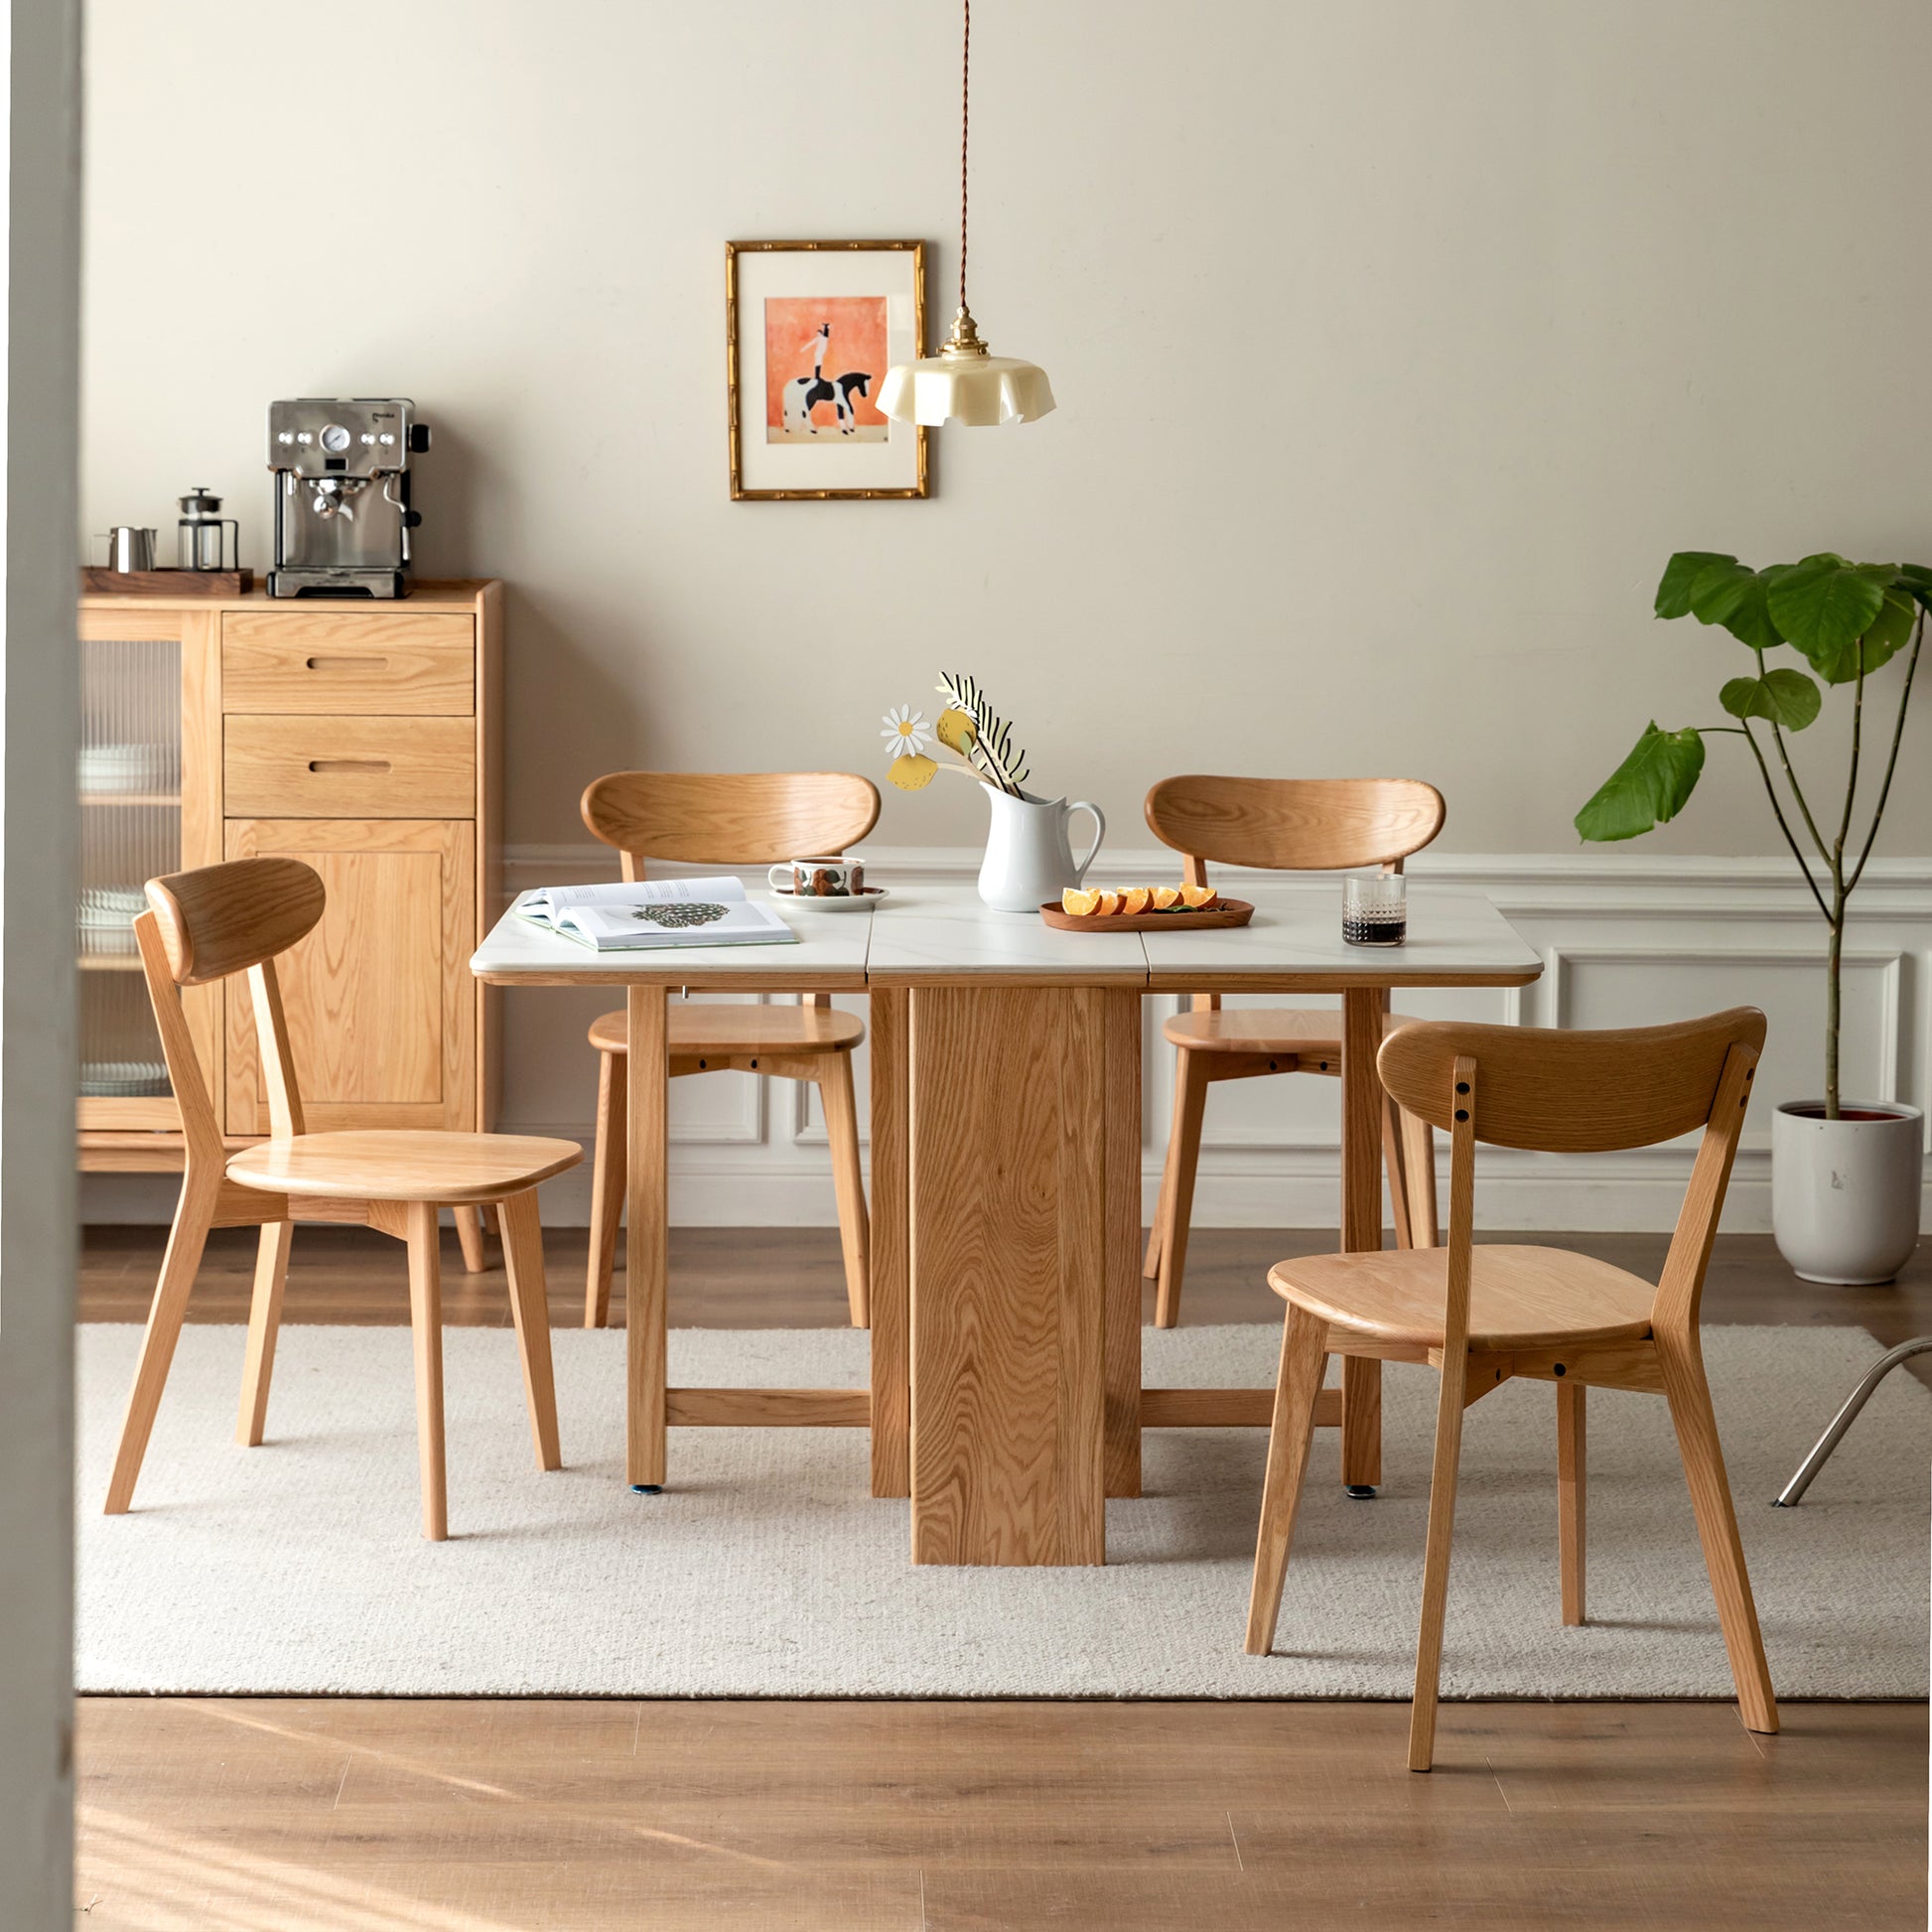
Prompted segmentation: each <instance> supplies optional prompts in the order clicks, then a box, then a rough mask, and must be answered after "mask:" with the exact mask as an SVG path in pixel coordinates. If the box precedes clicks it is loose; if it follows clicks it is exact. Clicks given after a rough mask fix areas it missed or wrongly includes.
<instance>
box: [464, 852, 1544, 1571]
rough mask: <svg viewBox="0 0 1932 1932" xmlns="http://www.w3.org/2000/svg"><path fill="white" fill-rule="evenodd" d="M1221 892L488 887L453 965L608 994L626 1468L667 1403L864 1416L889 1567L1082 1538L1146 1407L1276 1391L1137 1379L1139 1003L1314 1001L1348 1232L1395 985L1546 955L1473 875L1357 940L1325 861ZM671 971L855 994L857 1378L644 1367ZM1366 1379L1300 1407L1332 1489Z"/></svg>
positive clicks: (1257, 1405) (667, 1424) (1489, 973)
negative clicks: (555, 928)
mask: <svg viewBox="0 0 1932 1932" xmlns="http://www.w3.org/2000/svg"><path fill="white" fill-rule="evenodd" d="M1238 891H1239V893H1240V895H1241V897H1243V898H1244V899H1246V900H1248V901H1249V902H1251V903H1252V904H1253V905H1254V908H1255V910H1254V914H1253V917H1252V919H1251V921H1250V922H1249V923H1248V924H1246V925H1241V926H1222V927H1216V928H1212V929H1193V928H1188V927H1176V928H1173V929H1168V930H1162V929H1155V930H1146V931H1109V930H1104V929H1100V928H1098V927H1096V928H1095V929H1093V930H1077V929H1076V930H1065V929H1056V928H1054V927H1051V926H1048V925H1047V924H1046V923H1045V922H1044V921H1043V920H1042V919H1041V918H1040V917H1039V916H1038V915H1037V914H1036V913H1015V912H1004V911H998V910H995V909H994V908H992V907H990V906H988V905H986V904H984V903H983V902H982V901H981V900H980V898H979V897H978V895H977V893H976V892H975V890H974V888H973V887H972V886H970V885H964V884H943V885H917V884H914V885H907V886H898V885H894V886H893V888H892V890H891V892H890V894H889V895H888V896H887V897H885V898H884V899H882V900H881V901H880V902H879V903H878V904H877V905H875V906H874V907H872V908H871V909H863V908H853V909H850V910H845V909H842V910H841V911H840V912H839V913H837V914H832V913H827V912H824V911H819V910H813V911H804V910H800V909H798V908H795V907H792V908H784V909H783V913H782V915H783V916H784V917H785V919H786V922H787V923H788V924H789V925H790V926H792V928H793V929H794V931H795V933H796V939H797V943H795V944H790V945H785V944H778V945H770V944H765V945H749V946H747V945H739V946H717V945H714V946H702V945H699V946H677V947H665V948H652V949H649V950H640V951H629V952H602V953H600V952H595V951H592V950H590V949H589V948H587V947H584V946H582V945H579V944H578V943H576V942H575V941H572V940H568V939H563V938H560V937H558V936H557V935H556V934H555V933H553V932H548V931H545V930H544V929H542V928H541V927H539V926H537V925H534V924H532V923H531V922H530V921H529V920H527V919H525V918H522V917H520V916H518V914H517V909H516V905H514V904H513V905H512V906H511V907H510V908H509V910H507V911H506V912H505V913H504V915H503V916H502V917H501V918H500V919H499V920H498V921H497V923H496V925H495V926H494V927H493V928H492V929H491V930H490V932H489V934H488V936H487V937H486V938H485V939H484V940H483V944H482V946H480V947H479V948H478V950H477V952H476V954H475V955H474V957H473V958H472V960H471V962H470V964H471V970H472V971H473V972H474V973H475V974H476V976H477V977H478V979H480V980H482V981H483V982H485V983H486V984H489V985H495V986H557V987H584V986H610V987H621V988H622V989H623V990H624V997H625V1011H626V1019H627V1026H628V1034H629V1068H630V1073H629V1079H628V1082H627V1088H626V1109H627V1113H626V1121H627V1130H628V1131H627V1135H626V1140H625V1163H626V1173H625V1185H626V1207H627V1213H628V1229H627V1235H626V1245H625V1268H626V1287H625V1308H626V1315H625V1328H626V1344H625V1362H626V1373H625V1385H626V1427H625V1475H626V1478H627V1480H628V1481H629V1483H630V1485H631V1487H632V1488H633V1489H636V1490H638V1491H640V1492H643V1493H651V1492H654V1491H657V1490H660V1489H661V1488H662V1487H663V1486H664V1485H665V1484H666V1482H667V1481H668V1480H669V1478H670V1474H671V1470H670V1464H669V1459H668V1443H667V1437H668V1432H669V1431H670V1430H671V1429H675V1428H683V1427H773V1428H799V1427H812V1428H820V1427H822V1428H862V1429H869V1430H870V1432H871V1479H872V1490H873V1494H874V1495H875V1496H880V1497H909V1498H910V1504H911V1538H910V1542H911V1550H910V1555H911V1560H912V1562H914V1563H917V1564H989V1565H1033V1564H1052V1565H1081V1564H1099V1563H1103V1562H1104V1561H1105V1560H1106V1504H1107V1500H1108V1499H1109V1498H1110V1497H1131V1496H1137V1495H1139V1493H1140V1487H1141V1438H1142V1433H1143V1432H1144V1431H1145V1430H1148V1429H1161V1428H1213V1427H1253V1428H1266V1427H1267V1425H1268V1422H1269V1419H1270V1416H1271V1413H1272V1405H1273V1400H1274V1391H1273V1389H1272V1388H1259V1389H1222V1388H1209V1389H1198V1388H1148V1387H1145V1386H1144V1385H1143V1379H1142V1366H1141V1321H1142V1312H1141V1304H1142V1288H1141V1270H1140V1256H1141V1187H1142V1174H1141V1158H1142V1131H1141V1091H1142V1070H1141V1047H1142V1024H1141V1004H1142V1002H1143V1000H1145V999H1147V998H1148V997H1150V996H1156V995H1163V994H1170V995H1171V994H1250V993H1256V994H1291V995H1306V994H1326V995H1338V996H1339V997H1340V1003H1341V1010H1342V1063H1341V1082H1340V1084H1341V1146H1340V1156H1341V1158H1340V1190H1341V1199H1340V1214H1339V1240H1340V1246H1341V1247H1342V1248H1343V1249H1345V1250H1363V1249H1376V1248H1379V1247H1380V1246H1381V1245H1382V1108H1383V1094H1382V1089H1381V1085H1380V1082H1379V1081H1378V1079H1377V1077H1376V1071H1375V1056H1376V1052H1377V1050H1378V1048H1379V1047H1380V1044H1381V1038H1382V1029H1383V1016H1384V1014H1385V1013H1386V1012H1387V1011H1388V1008H1389V1001H1390V996H1391V993H1392V992H1393V991H1397V990H1400V989H1404V988H1424V987H1428V988H1443V987H1519V986H1524V985H1527V984H1528V983H1529V982H1531V981H1532V980H1534V979H1536V978H1537V977H1538V975H1539V974H1540V973H1541V972H1542V970H1543V960H1542V958H1541V956H1540V955H1539V954H1538V953H1537V951H1536V950H1535V949H1534V948H1533V947H1532V946H1531V945H1530V944H1529V942H1528V941H1527V940H1525V939H1524V938H1523V937H1522V935H1521V934H1519V933H1518V932H1517V931H1515V929H1514V928H1513V927H1512V926H1511V925H1510V924H1509V922H1508V921H1507V920H1506V919H1505V918H1504V917H1503V915H1502V914H1501V913H1500V912H1499V911H1498V910H1497V909H1496V908H1495V906H1494V905H1492V904H1491V903H1490V902H1489V901H1488V899H1486V898H1485V897H1482V896H1481V895H1480V894H1477V893H1471V892H1466V891H1456V890H1449V889H1437V888H1433V887H1430V886H1427V885H1422V886H1416V887H1412V888H1411V890H1410V892H1409V915H1408V931H1409V936H1408V939H1407V941H1406V943H1404V944H1402V945H1398V946H1378V947H1365V946H1354V945H1349V944H1347V943H1345V942H1344V941H1343V939H1342V936H1341V919H1340V903H1341V894H1340V890H1339V887H1338V885H1337V884H1336V883H1335V882H1333V881H1320V882H1315V883H1302V882H1297V883H1293V884H1275V883H1273V882H1271V883H1269V884H1266V885H1254V886H1251V885H1249V884H1248V883H1247V882H1246V881H1245V880H1244V881H1242V882H1241V883H1240V884H1239V886H1238ZM680 992H688V993H741V994H743V993H758V994H776V995H785V994H796V995H806V994H814V993H845V994H864V995H866V996H867V1000H868V1004H869V1008H870V1016H871V1100H872V1109H871V1116H872V1117H871V1192H872V1198H871V1234H872V1239H871V1270H872V1334H871V1373H870V1384H869V1386H868V1387H866V1388H856V1389H775V1388H762V1387H759V1388H716V1387H705V1388H672V1387H669V1386H667V1378H666V1311H667V1298H666V1289H667V1235H668V1226H669V1220H668V1194H667V1174H666V1160H665V1156H666V1150H667V1142H668V1125H667V1093H668V1081H669V1069H668V1059H669V1056H668V1051H667V1002H668V1001H669V1000H670V999H671V998H672V997H674V996H676V995H677V994H679V993H680ZM651 1067H655V1068H657V1069H659V1072H658V1075H657V1077H656V1078H646V1077H644V1069H646V1068H651ZM1380 1376H1381V1364H1380V1363H1379V1362H1377V1361H1373V1360H1350V1361H1348V1362H1346V1363H1345V1364H1344V1369H1343V1379H1342V1383H1341V1386H1340V1388H1339V1389H1336V1390H1330V1391H1327V1392H1324V1395H1323V1397H1322V1401H1321V1404H1320V1407H1319V1409H1318V1411H1317V1415H1316V1422H1317V1424H1319V1425H1326V1426H1331V1427H1335V1428H1337V1429H1338V1432H1339V1437H1340V1450H1341V1454H1340V1461H1341V1478H1342V1480H1343V1481H1344V1482H1345V1483H1347V1484H1348V1485H1349V1486H1350V1488H1351V1490H1353V1491H1354V1492H1356V1493H1358V1494H1362V1493H1372V1491H1373V1489H1374V1487H1375V1485H1377V1484H1378V1483H1379V1482H1380V1481H1381V1379H1380Z"/></svg>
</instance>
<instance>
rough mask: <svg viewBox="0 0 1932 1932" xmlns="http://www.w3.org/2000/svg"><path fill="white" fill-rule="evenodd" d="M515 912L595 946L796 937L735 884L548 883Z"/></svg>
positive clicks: (722, 880)
mask: <svg viewBox="0 0 1932 1932" xmlns="http://www.w3.org/2000/svg"><path fill="white" fill-rule="evenodd" d="M515 911H516V915H517V917H518V918H522V919H528V920H529V921H530V923H531V924H532V925H540V926H542V927H543V928H544V929H545V930H546V931H549V932H555V933H558V934H560V935H561V936H562V937H564V938H566V939H575V940H576V941H577V943H578V944H579V945H581V946H592V947H595V948H596V950H597V951H599V952H633V951H636V950H638V949H639V948H643V947H653V946H782V945H785V944H788V943H789V944H796V943H797V938H798V935H797V934H796V933H795V932H793V931H792V929H791V928H790V927H789V926H788V925H786V924H785V922H784V920H782V919H781V918H779V916H778V915H777V913H775V912H774V911H772V909H771V908H770V907H769V906H768V905H760V904H759V903H758V902H756V901H755V900H753V899H749V898H747V897H745V887H744V885H743V883H742V882H741V881H739V880H737V879H734V878H733V877H731V875H730V874H729V873H726V874H721V875H720V876H719V877H717V878H715V879H648V880H639V881H637V882H636V883H635V884H629V883H621V884H618V885H605V886H549V887H545V888H543V889H542V890H541V891H538V892H534V893H525V894H523V895H522V897H519V898H518V899H517V901H516V906H515Z"/></svg>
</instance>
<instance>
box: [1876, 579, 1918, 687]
mask: <svg viewBox="0 0 1932 1932" xmlns="http://www.w3.org/2000/svg"><path fill="white" fill-rule="evenodd" d="M1917 621H1918V606H1917V605H1916V604H1914V603H1913V602H1912V600H1911V598H1910V597H1909V596H1908V595H1907V594H1906V593H1905V592H1904V591H1903V590H1901V589H1900V588H1899V587H1898V586H1897V585H1895V584H1894V585H1893V586H1892V587H1891V588H1890V589H1889V590H1887V591H1886V592H1885V602H1884V607H1883V609H1882V610H1880V611H1879V613H1878V615H1877V617H1876V618H1874V619H1873V620H1872V622H1871V627H1870V629H1868V630H1867V631H1866V632H1865V633H1864V669H1865V675H1866V676H1867V677H1869V676H1870V675H1871V673H1872V672H1873V671H1875V670H1876V669H1877V668H1878V666H1879V665H1880V664H1883V663H1885V662H1886V661H1887V660H1888V659H1890V658H1891V657H1892V656H1894V655H1895V654H1896V653H1897V652H1898V651H1899V650H1901V649H1903V648H1904V645H1905V643H1906V640H1907V639H1908V638H1909V637H1910V636H1911V634H1912V625H1913V624H1914V623H1916V622H1917Z"/></svg>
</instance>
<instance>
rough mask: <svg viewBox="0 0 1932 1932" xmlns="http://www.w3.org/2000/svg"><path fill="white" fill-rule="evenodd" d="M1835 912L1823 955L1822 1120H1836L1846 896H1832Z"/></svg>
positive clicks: (1837, 1115) (1837, 1113)
mask: <svg viewBox="0 0 1932 1932" xmlns="http://www.w3.org/2000/svg"><path fill="white" fill-rule="evenodd" d="M1835 898H1836V901H1837V909H1836V913H1835V915H1834V917H1833V919H1832V943H1831V949H1830V951H1829V952H1827V953H1826V955H1825V1118H1826V1119H1827V1120H1837V1119H1838V1117H1839V1106H1838V1021H1839V967H1840V964H1841V962H1842V958H1843V954H1844V949H1845V896H1844V894H1843V893H1842V892H1841V893H1838V894H1837V895H1835Z"/></svg>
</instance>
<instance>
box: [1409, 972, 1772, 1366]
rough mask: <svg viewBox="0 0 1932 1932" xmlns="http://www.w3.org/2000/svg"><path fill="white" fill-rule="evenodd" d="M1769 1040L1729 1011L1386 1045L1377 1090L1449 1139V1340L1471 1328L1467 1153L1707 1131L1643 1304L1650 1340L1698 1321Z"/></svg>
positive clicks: (1437, 1031) (1649, 1142)
mask: <svg viewBox="0 0 1932 1932" xmlns="http://www.w3.org/2000/svg"><path fill="white" fill-rule="evenodd" d="M1763 1047H1764V1016H1763V1014H1761V1013H1760V1012H1758V1010H1757V1009H1756V1008H1755V1007H1732V1008H1730V1009H1729V1011H1728V1012H1725V1013H1714V1014H1712V1015H1711V1016H1710V1017H1709V1018H1708V1019H1704V1020H1680V1021H1677V1022H1676V1023H1674V1024H1672V1025H1669V1026H1663V1027H1627V1028H1616V1029H1611V1030H1608V1031H1604V1032H1600V1033H1565V1032H1562V1031H1559V1030H1556V1029H1551V1028H1544V1027H1481V1026H1465V1025H1463V1024H1462V1023H1461V1022H1459V1021H1453V1020H1414V1021H1411V1022H1409V1023H1408V1024H1407V1025H1406V1026H1403V1027H1400V1028H1398V1029H1397V1030H1396V1031H1395V1032H1394V1033H1392V1034H1391V1035H1389V1036H1388V1037H1387V1038H1386V1039H1385V1040H1384V1041H1383V1042H1382V1050H1381V1051H1380V1052H1379V1053H1378V1054H1377V1055H1376V1058H1375V1065H1376V1070H1377V1072H1378V1073H1379V1074H1380V1075H1381V1077H1382V1084H1383V1086H1384V1087H1385V1088H1386V1089H1387V1090H1388V1091H1389V1093H1390V1094H1391V1095H1393V1096H1394V1098H1395V1099H1396V1100H1397V1101H1398V1102H1399V1103H1400V1104H1401V1105H1402V1106H1404V1107H1406V1108H1407V1109H1408V1110H1409V1111H1410V1112H1411V1113H1413V1114H1419V1115H1421V1117H1422V1118H1423V1119H1424V1120H1426V1121H1428V1122H1429V1123H1430V1124H1431V1125H1432V1126H1435V1127H1440V1128H1443V1129H1444V1130H1446V1131H1447V1132H1448V1134H1449V1242H1448V1248H1449V1274H1448V1303H1447V1314H1446V1321H1447V1326H1446V1330H1445V1333H1446V1336H1447V1338H1448V1340H1447V1342H1446V1345H1449V1343H1454V1342H1456V1340H1457V1337H1458V1336H1460V1337H1466V1334H1467V1327H1468V1311H1469V1283H1470V1278H1471V1276H1470V1271H1471V1267H1472V1247H1471V1244H1472V1242H1473V1240H1474V1229H1475V1211H1474V1189H1475V1148H1476V1143H1477V1142H1478V1141H1482V1142H1487V1143H1489V1144H1490V1145H1491V1146H1495V1147H1517V1148H1532V1149H1536V1150H1538V1151H1540V1152H1543V1153H1548V1154H1588V1153H1607V1152H1610V1151H1612V1150H1614V1149H1619V1148H1633V1147H1653V1146H1655V1145H1656V1144H1657V1143H1658V1142H1659V1141H1670V1140H1675V1139H1676V1138H1677V1136H1678V1135H1680V1134H1688V1133H1689V1132H1691V1130H1692V1129H1693V1128H1697V1127H1702V1128H1703V1129H1704V1136H1703V1138H1702V1140H1701V1141H1700V1142H1699V1143H1698V1152H1697V1160H1696V1162H1695V1163H1694V1165H1693V1166H1692V1169H1691V1179H1690V1184H1689V1186H1688V1187H1686V1189H1685V1190H1684V1205H1683V1206H1682V1208H1680V1209H1679V1211H1678V1216H1677V1228H1676V1231H1675V1233H1674V1234H1673V1235H1672V1237H1671V1244H1670V1252H1669V1254H1668V1255H1667V1256H1666V1257H1665V1260H1664V1271H1663V1273H1662V1275H1661V1276H1659V1278H1658V1281H1657V1294H1656V1299H1655V1300H1654V1302H1653V1303H1652V1305H1651V1324H1652V1327H1653V1328H1654V1330H1655V1332H1656V1333H1657V1335H1658V1336H1660V1337H1664V1336H1670V1337H1673V1338H1675V1340H1676V1341H1677V1342H1682V1341H1683V1340H1684V1338H1685V1337H1687V1336H1688V1335H1689V1334H1690V1332H1691V1330H1693V1329H1694V1328H1695V1327H1696V1326H1697V1320H1698V1306H1699V1303H1700V1301H1701V1299H1702V1297H1703V1293H1704V1276H1705V1270H1706V1269H1707V1268H1708V1267H1709V1265H1710V1261H1711V1244H1712V1242H1713V1241H1714V1240H1715V1239H1716V1238H1717V1233H1718V1217H1719V1216H1720V1215H1721V1214H1722V1213H1723V1212H1724V1204H1725V1189H1726V1188H1727V1187H1728V1186H1729V1184H1730V1167H1731V1162H1732V1160H1733V1159H1734V1158H1735V1156H1736V1153H1737V1140H1738V1136H1739V1135H1740V1134H1741V1133H1742V1131H1743V1126H1744V1110H1745V1108H1746V1106H1748V1104H1749V1102H1750V1093H1751V1078H1752V1075H1753V1074H1754V1072H1755V1071H1756V1067H1757V1060H1758V1056H1759V1054H1760V1053H1761V1052H1762V1051H1763Z"/></svg>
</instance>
